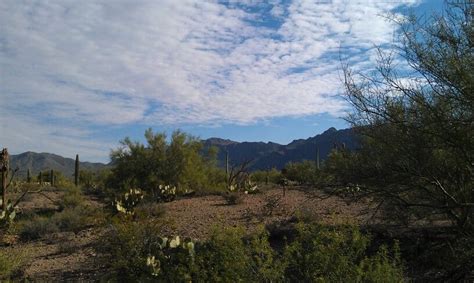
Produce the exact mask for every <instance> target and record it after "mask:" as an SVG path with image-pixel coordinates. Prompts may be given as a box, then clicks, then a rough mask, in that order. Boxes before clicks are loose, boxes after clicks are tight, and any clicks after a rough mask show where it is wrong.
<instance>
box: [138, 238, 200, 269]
mask: <svg viewBox="0 0 474 283" xmlns="http://www.w3.org/2000/svg"><path fill="white" fill-rule="evenodd" d="M178 257H181V258H182V257H185V258H187V259H188V260H190V261H192V260H193V259H194V242H193V241H192V240H191V239H185V240H181V239H180V237H179V236H176V237H174V238H171V239H168V238H166V237H163V238H161V242H160V241H159V243H158V245H157V246H156V249H155V250H154V251H153V252H152V253H151V254H149V255H148V257H147V258H146V266H147V267H148V268H149V270H150V274H151V275H152V276H154V277H158V276H160V275H161V274H162V273H163V272H164V271H166V268H167V265H168V267H169V265H170V264H172V262H173V260H176V259H177V258H178Z"/></svg>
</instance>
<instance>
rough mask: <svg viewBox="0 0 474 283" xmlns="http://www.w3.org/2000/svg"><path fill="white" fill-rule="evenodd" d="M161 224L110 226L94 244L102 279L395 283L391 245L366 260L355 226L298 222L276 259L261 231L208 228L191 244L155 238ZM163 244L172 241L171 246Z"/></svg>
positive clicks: (398, 272) (397, 267) (397, 274)
mask: <svg viewBox="0 0 474 283" xmlns="http://www.w3.org/2000/svg"><path fill="white" fill-rule="evenodd" d="M162 226H163V223H161V222H154V221H143V222H130V221H126V222H117V223H115V224H114V225H113V226H112V229H111V230H110V232H109V233H108V234H106V235H105V236H104V238H103V239H102V240H101V242H100V244H99V245H98V249H99V250H100V251H101V252H102V253H103V254H106V255H107V256H106V258H105V261H106V262H107V263H109V264H110V267H111V270H112V271H113V272H112V273H111V274H110V276H111V277H110V278H104V279H109V280H114V279H120V280H130V281H147V280H153V281H158V282H190V281H192V282H286V281H289V282H316V281H318V282H320V281H321V282H325V281H330V282H381V281H382V282H399V281H403V272H402V268H401V262H400V255H399V252H398V248H397V246H396V247H395V248H394V253H393V254H394V255H393V256H392V255H390V253H389V251H388V249H387V248H386V247H384V246H382V247H381V248H380V249H379V251H378V252H377V253H376V254H375V255H372V256H370V255H369V254H368V249H367V248H368V245H369V243H370V239H369V237H368V236H367V235H364V234H362V233H361V232H360V231H359V230H358V229H357V228H356V227H354V226H351V225H341V226H335V227H328V226H323V225H318V224H302V223H301V224H298V225H297V231H296V236H295V239H294V240H292V242H291V243H290V244H289V245H288V246H287V247H286V248H285V249H284V251H283V252H282V253H281V254H279V253H277V252H276V251H275V250H274V249H273V248H272V247H271V246H270V243H269V234H268V232H266V231H265V230H264V229H263V228H260V230H259V231H258V232H257V233H254V234H253V235H251V236H246V235H245V232H244V229H242V228H239V227H237V228H233V227H224V228H220V227H219V228H218V227H215V228H214V229H213V231H212V233H211V236H210V238H209V240H207V241H204V242H196V243H193V242H191V241H190V240H187V241H184V242H183V241H181V240H180V239H179V238H171V239H166V238H162V237H160V236H158V235H160V230H161V228H162ZM170 240H172V241H173V242H174V244H171V242H170Z"/></svg>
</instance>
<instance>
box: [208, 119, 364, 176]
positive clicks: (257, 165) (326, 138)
mask: <svg viewBox="0 0 474 283" xmlns="http://www.w3.org/2000/svg"><path fill="white" fill-rule="evenodd" d="M204 144H205V146H206V147H209V146H216V147H217V148H218V149H219V152H218V160H219V164H220V165H221V166H224V164H225V158H226V152H228V154H229V163H230V164H231V165H238V164H240V163H242V162H245V161H247V160H251V162H250V165H249V169H250V170H252V171H253V170H267V169H271V168H276V169H282V168H283V167H285V164H287V163H288V162H300V161H303V160H316V156H317V151H318V149H319V157H320V159H321V160H324V159H326V157H327V156H328V154H329V153H330V152H331V150H332V149H333V148H334V147H335V146H338V147H341V146H344V147H346V148H348V149H354V148H356V147H357V140H356V137H355V134H354V131H353V130H352V129H343V130H336V129H335V128H329V129H328V130H326V131H325V132H323V133H322V134H319V135H316V136H314V137H310V138H308V139H298V140H294V141H292V142H291V143H289V144H287V145H281V144H278V143H273V142H267V143H264V142H235V141H231V140H224V139H219V138H210V139H207V140H205V141H204Z"/></svg>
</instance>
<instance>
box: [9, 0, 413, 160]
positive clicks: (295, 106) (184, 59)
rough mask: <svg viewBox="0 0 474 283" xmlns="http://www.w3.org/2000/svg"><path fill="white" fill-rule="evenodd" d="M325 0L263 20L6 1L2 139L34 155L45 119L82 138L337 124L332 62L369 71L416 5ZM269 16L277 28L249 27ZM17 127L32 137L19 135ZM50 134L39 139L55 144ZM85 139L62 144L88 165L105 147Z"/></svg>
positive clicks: (184, 4)
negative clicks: (348, 56)
mask: <svg viewBox="0 0 474 283" xmlns="http://www.w3.org/2000/svg"><path fill="white" fill-rule="evenodd" d="M247 2H248V3H246V4H247V5H255V6H258V7H260V6H262V5H264V4H266V3H265V2H263V1H247ZM327 2H330V3H331V4H324V3H325V2H324V1H302V0H301V1H300V0H295V1H293V2H292V3H290V4H289V5H288V4H285V3H281V2H279V1H271V2H270V3H273V4H274V5H273V6H272V7H271V9H270V11H269V12H268V13H267V15H259V14H258V13H257V14H256V13H255V12H249V11H248V10H246V9H240V8H239V7H238V6H236V5H230V6H226V5H223V4H219V3H217V2H214V1H201V0H180V1H176V0H163V1H148V0H142V1H119V0H117V1H104V0H90V1H72V0H71V1H48V2H46V1H27V2H19V1H16V0H6V1H2V2H0V26H1V29H0V80H1V81H0V93H1V96H2V97H1V99H2V101H7V103H6V104H5V103H2V106H0V107H8V108H9V110H8V115H9V117H5V116H3V114H2V117H1V118H2V120H1V123H2V124H1V129H2V136H3V135H5V136H8V137H9V140H7V141H8V142H11V143H15V142H18V141H20V140H21V142H22V143H25V147H27V144H29V143H28V142H27V141H28V137H29V133H28V131H27V125H29V124H28V123H30V122H32V121H36V122H35V123H33V125H34V126H36V125H38V124H41V123H40V121H42V120H45V119H61V120H62V121H66V122H70V123H71V125H72V127H73V128H75V129H76V130H79V131H81V130H85V129H87V126H86V125H87V123H92V124H93V125H102V126H109V125H130V124H133V123H149V124H157V123H159V124H180V123H188V124H189V123H196V124H213V125H214V124H219V123H224V122H225V123H237V124H248V123H253V122H255V121H261V120H265V119H269V118H273V117H282V116H302V115H310V114H318V113H329V114H331V115H339V114H340V113H341V111H343V109H344V107H345V106H344V104H343V103H342V102H341V100H339V99H338V98H337V97H335V95H336V94H338V92H339V91H340V82H339V77H338V71H337V66H338V64H339V63H338V58H337V56H333V57H328V54H329V53H334V54H337V52H338V50H339V48H340V47H342V48H351V49H352V50H358V51H359V52H360V53H361V54H359V55H358V57H357V58H360V60H357V62H360V63H364V61H367V59H368V58H370V56H369V53H367V52H368V51H367V50H366V49H367V48H372V47H373V44H384V43H387V42H390V40H391V39H392V32H393V30H394V27H393V26H392V24H391V23H389V22H387V21H385V19H384V18H383V17H379V16H378V15H381V14H384V13H387V12H389V11H390V10H392V9H394V8H396V7H398V6H400V5H402V4H414V3H415V2H416V1H412V0H406V1H387V2H384V1H369V2H367V1H327ZM238 3H239V4H243V3H244V2H240V1H238ZM263 16H265V17H274V18H277V19H278V20H280V21H282V25H281V27H271V26H270V27H269V26H265V27H263V26H258V25H255V24H252V23H251V21H252V20H253V21H255V20H260V21H264V20H265V19H262V17H263ZM364 54H365V55H364ZM357 62H356V63H357ZM34 109H38V110H37V111H35V110H34ZM33 125H31V126H32V127H33ZM22 127H24V130H25V133H23V134H20V133H19V132H15V129H17V128H22ZM43 128H45V129H43V130H42V131H41V132H42V133H43V134H42V138H44V140H46V141H56V140H57V139H56V138H55V137H52V136H50V135H48V134H44V132H46V133H48V132H49V133H51V132H50V131H49V130H47V127H43ZM22 129H23V128H22ZM86 133H88V134H86ZM86 133H83V134H82V135H80V136H79V137H71V138H67V139H66V138H62V139H61V141H60V143H61V144H62V145H63V146H64V145H66V144H67V143H68V142H71V143H76V144H80V146H82V147H84V149H85V148H90V149H91V150H90V152H91V156H92V155H93V153H94V154H95V153H97V152H98V151H99V150H100V149H101V148H102V147H101V146H100V145H98V144H95V143H91V142H88V141H87V139H88V138H89V137H90V136H91V135H93V133H89V132H87V131H86ZM54 145H55V146H56V145H58V144H57V143H56V144H54ZM37 146H39V145H37ZM42 146H43V145H42ZM44 146H45V148H47V149H51V150H54V151H57V150H56V149H55V148H53V147H52V145H51V144H50V146H47V145H44ZM58 146H61V145H58ZM30 147H33V144H30Z"/></svg>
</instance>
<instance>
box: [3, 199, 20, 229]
mask: <svg viewBox="0 0 474 283" xmlns="http://www.w3.org/2000/svg"><path fill="white" fill-rule="evenodd" d="M1 203H2V201H1V200H0V204H1ZM15 217H16V209H15V207H13V204H12V203H11V202H8V203H7V207H6V209H5V210H2V211H1V212H0V227H5V226H8V225H9V224H11V223H12V222H13V220H14V219H15Z"/></svg>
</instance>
